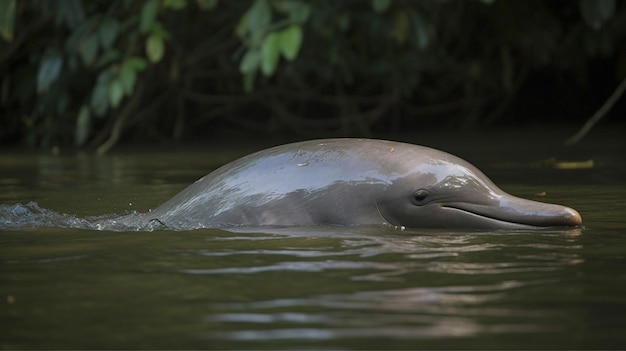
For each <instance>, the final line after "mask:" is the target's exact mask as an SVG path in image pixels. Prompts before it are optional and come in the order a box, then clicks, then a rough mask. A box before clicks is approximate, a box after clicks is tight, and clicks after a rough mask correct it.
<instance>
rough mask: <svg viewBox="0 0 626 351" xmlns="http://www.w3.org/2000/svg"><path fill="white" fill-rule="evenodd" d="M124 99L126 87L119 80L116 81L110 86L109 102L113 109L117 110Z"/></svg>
mask: <svg viewBox="0 0 626 351" xmlns="http://www.w3.org/2000/svg"><path fill="white" fill-rule="evenodd" d="M123 97H124V86H123V85H122V82H121V81H120V80H119V79H114V80H113V81H111V84H110V85H109V102H110V103H111V106H112V107H113V108H116V107H117V106H119V105H120V102H122V98H123Z"/></svg>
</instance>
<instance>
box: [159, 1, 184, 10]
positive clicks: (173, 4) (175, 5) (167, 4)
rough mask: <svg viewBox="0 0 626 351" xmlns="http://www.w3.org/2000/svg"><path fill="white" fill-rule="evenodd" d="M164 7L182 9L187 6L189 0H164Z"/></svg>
mask: <svg viewBox="0 0 626 351" xmlns="http://www.w3.org/2000/svg"><path fill="white" fill-rule="evenodd" d="M163 7H164V8H166V9H172V10H182V9H184V8H185V7H187V0H164V1H163Z"/></svg>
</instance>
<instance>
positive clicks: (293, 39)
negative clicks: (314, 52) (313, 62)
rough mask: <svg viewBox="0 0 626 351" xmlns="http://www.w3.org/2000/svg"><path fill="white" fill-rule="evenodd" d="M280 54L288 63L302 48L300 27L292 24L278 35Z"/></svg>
mask: <svg viewBox="0 0 626 351" xmlns="http://www.w3.org/2000/svg"><path fill="white" fill-rule="evenodd" d="M278 41H279V49H280V53H281V54H282V55H283V57H284V58H286V59H287V60H289V61H293V60H294V59H295V58H296V56H298V52H299V51H300V46H302V27H300V25H298V24H292V25H290V26H289V27H287V28H285V29H283V30H282V31H280V33H278Z"/></svg>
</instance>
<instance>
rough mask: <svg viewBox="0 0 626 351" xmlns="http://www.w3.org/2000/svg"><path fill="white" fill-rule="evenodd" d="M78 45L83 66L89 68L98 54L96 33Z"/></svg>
mask: <svg viewBox="0 0 626 351" xmlns="http://www.w3.org/2000/svg"><path fill="white" fill-rule="evenodd" d="M79 45H80V46H79V50H80V56H81V58H82V59H83V63H84V64H85V66H90V65H91V64H92V63H93V61H94V60H95V58H96V54H97V53H98V35H97V34H96V33H93V34H90V35H89V36H88V37H87V39H85V40H83V41H82V42H81V43H80V44H79Z"/></svg>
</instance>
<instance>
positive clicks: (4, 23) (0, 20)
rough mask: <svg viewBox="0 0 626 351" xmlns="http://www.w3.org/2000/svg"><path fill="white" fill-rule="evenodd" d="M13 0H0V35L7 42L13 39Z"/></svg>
mask: <svg viewBox="0 0 626 351" xmlns="http://www.w3.org/2000/svg"><path fill="white" fill-rule="evenodd" d="M15 1H16V0H0V35H2V38H3V39H4V40H6V41H7V42H11V41H13V30H14V28H15Z"/></svg>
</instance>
